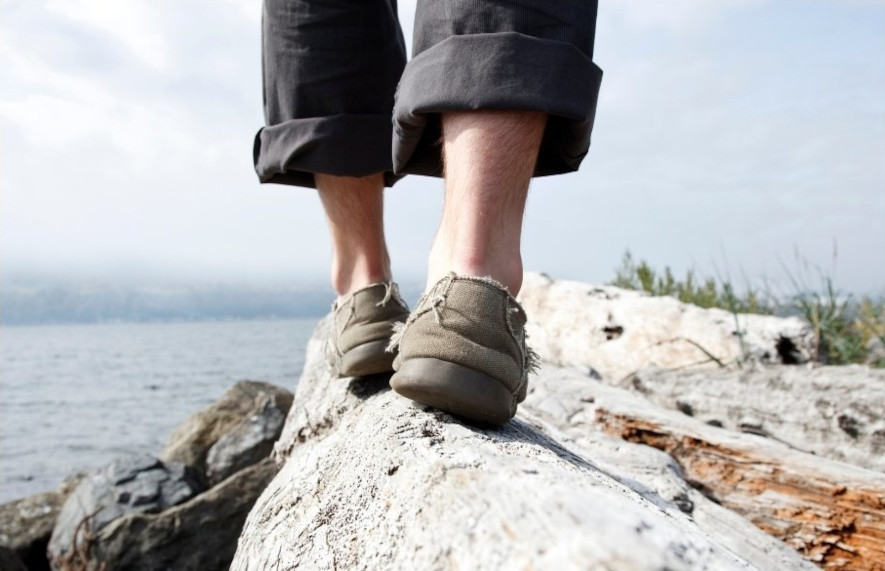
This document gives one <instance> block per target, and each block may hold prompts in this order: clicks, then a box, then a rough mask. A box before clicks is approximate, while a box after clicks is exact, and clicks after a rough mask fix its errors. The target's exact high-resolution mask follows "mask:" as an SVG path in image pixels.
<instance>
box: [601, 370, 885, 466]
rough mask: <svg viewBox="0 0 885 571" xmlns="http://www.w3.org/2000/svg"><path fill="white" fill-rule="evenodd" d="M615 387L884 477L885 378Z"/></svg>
mask: <svg viewBox="0 0 885 571" xmlns="http://www.w3.org/2000/svg"><path fill="white" fill-rule="evenodd" d="M615 384H616V385H617V386H620V387H623V388H625V389H628V390H630V391H633V392H635V393H638V394H641V395H643V396H644V397H646V398H647V399H648V400H650V401H652V402H653V403H655V404H657V405H660V406H662V407H665V408H668V409H671V410H679V411H681V412H682V413H683V414H686V415H688V416H692V417H694V418H696V419H698V420H701V421H704V422H706V423H712V424H715V425H719V426H723V427H725V428H728V429H730V430H735V431H740V432H746V433H749V434H758V435H761V436H765V437H767V438H771V439H774V440H779V441H781V442H783V443H785V444H787V445H789V446H791V447H793V448H795V449H797V450H804V451H806V452H811V453H813V454H816V455H819V456H825V457H827V458H832V459H834V460H842V461H843V462H848V463H851V464H855V465H857V466H862V467H864V468H869V469H872V470H878V471H880V472H885V370H883V369H870V368H869V367H865V366H859V365H851V366H843V367H829V366H828V367H808V366H801V367H750V368H746V369H743V370H737V371H727V370H722V369H719V370H710V371H703V372H698V371H668V370H665V369H656V368H653V369H644V370H642V371H639V372H638V373H636V374H634V375H631V376H629V377H627V378H626V379H623V380H622V381H621V382H619V383H615Z"/></svg>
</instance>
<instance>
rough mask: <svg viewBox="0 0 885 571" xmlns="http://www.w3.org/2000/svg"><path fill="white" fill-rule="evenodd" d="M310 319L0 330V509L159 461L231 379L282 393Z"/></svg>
mask: <svg viewBox="0 0 885 571" xmlns="http://www.w3.org/2000/svg"><path fill="white" fill-rule="evenodd" d="M316 322H317V319H292V320H281V321H226V322H204V323H149V324H96V325H61V326H49V325H42V326H21V327H2V328H0V502H6V501H9V500H11V499H15V498H18V497H22V496H25V495H29V494H33V493H36V492H40V491H45V490H49V489H52V488H54V487H55V486H57V485H58V484H59V483H60V482H61V481H62V480H63V479H64V477H65V476H67V475H68V474H70V473H72V472H74V471H76V470H81V469H88V468H91V467H97V466H100V465H102V464H105V463H106V462H108V461H109V460H111V459H112V458H114V457H116V456H120V455H130V454H135V453H142V452H147V453H150V454H155V455H156V454H159V452H160V451H161V450H162V449H163V446H164V445H165V443H166V441H167V439H168V438H169V435H170V434H171V432H172V430H173V429H174V428H175V427H176V426H177V425H178V424H180V423H181V422H183V421H184V420H185V419H186V418H187V417H188V416H190V415H191V414H192V413H194V412H196V411H197V410H199V409H201V408H203V407H205V406H206V405H208V404H209V403H211V402H212V401H213V400H215V399H216V398H218V397H219V396H220V395H221V394H222V393H223V392H224V391H225V390H227V389H228V388H229V387H230V386H232V385H233V384H234V383H235V382H236V381H238V380H242V379H251V380H261V381H267V382H270V383H273V384H276V385H280V386H283V387H285V388H287V389H289V390H294V387H295V384H296V383H297V380H298V376H299V375H300V374H301V369H302V367H303V363H304V348H305V345H306V343H307V340H308V338H309V337H310V334H311V332H312V330H313V327H314V326H315V325H316Z"/></svg>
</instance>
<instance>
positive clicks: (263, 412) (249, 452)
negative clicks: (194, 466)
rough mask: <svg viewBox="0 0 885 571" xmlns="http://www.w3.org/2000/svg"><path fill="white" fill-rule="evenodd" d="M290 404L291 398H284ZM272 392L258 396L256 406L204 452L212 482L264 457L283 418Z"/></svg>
mask: <svg viewBox="0 0 885 571" xmlns="http://www.w3.org/2000/svg"><path fill="white" fill-rule="evenodd" d="M288 402H289V403H290V404H291V398H290V399H289V401H288ZM288 411H289V409H288V408H286V409H285V410H283V409H281V408H280V407H279V406H278V404H277V402H276V400H275V399H274V396H273V395H271V394H269V393H267V394H264V395H261V396H260V397H259V398H258V405H257V407H256V410H255V411H254V412H253V413H252V414H250V415H249V416H248V417H246V418H244V419H243V420H242V421H240V423H239V424H237V425H236V426H234V427H233V428H232V429H231V430H230V432H228V433H227V434H225V435H224V436H222V437H221V438H219V439H218V441H216V442H215V444H213V445H212V447H211V448H210V449H209V453H208V454H207V456H206V477H207V478H208V480H209V483H210V484H212V485H214V484H217V483H218V482H221V481H222V480H224V479H225V478H227V477H228V476H230V475H232V474H234V473H235V472H237V471H239V470H242V469H243V468H246V467H248V466H251V465H252V464H255V463H256V462H259V461H261V460H263V459H264V458H267V457H268V456H269V455H270V453H271V451H272V450H273V445H274V442H276V440H277V439H278V438H279V437H280V432H282V430H283V424H284V423H285V421H286V413H287V412H288Z"/></svg>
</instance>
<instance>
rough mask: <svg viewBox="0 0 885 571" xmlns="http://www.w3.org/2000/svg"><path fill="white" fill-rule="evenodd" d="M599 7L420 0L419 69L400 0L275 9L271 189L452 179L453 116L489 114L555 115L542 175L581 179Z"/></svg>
mask: <svg viewBox="0 0 885 571" xmlns="http://www.w3.org/2000/svg"><path fill="white" fill-rule="evenodd" d="M596 6H597V2H596V0H418V7H417V13H416V17H415V31H414V43H413V50H412V51H413V56H414V57H413V58H412V60H411V61H409V62H408V64H407V63H406V50H405V43H404V41H403V36H402V31H401V30H400V27H399V20H398V19H397V11H396V0H264V12H263V29H262V32H263V74H264V111H265V119H266V126H265V127H264V128H263V129H261V130H260V131H259V132H258V134H257V135H256V137H255V147H254V160H255V170H256V172H257V173H258V177H259V179H260V180H261V182H274V183H283V184H294V185H300V186H308V187H313V186H315V185H314V180H313V173H316V172H321V173H328V174H334V175H341V176H363V175H367V174H370V173H375V172H382V171H383V172H384V173H385V182H386V184H388V185H391V184H393V183H394V181H396V180H397V178H399V177H400V176H402V175H404V174H423V175H432V176H441V175H442V161H441V156H440V146H439V139H440V121H439V114H440V113H442V112H445V111H464V110H475V109H517V110H526V111H543V112H546V113H548V114H549V119H548V123H547V129H546V131H545V133H544V138H543V141H542V143H541V150H540V153H539V155H538V162H537V166H536V169H535V176H542V175H550V174H559V173H564V172H570V171H575V170H577V169H578V166H579V165H580V163H581V160H582V159H583V158H584V155H586V154H587V149H588V148H589V146H590V131H591V129H592V127H593V118H594V115H595V112H596V99H597V96H598V94H599V83H600V80H601V79H602V70H600V69H599V68H598V67H597V66H596V65H595V64H594V63H593V61H592V58H593V41H594V36H595V33H596ZM391 142H392V149H391Z"/></svg>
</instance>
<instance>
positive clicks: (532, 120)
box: [427, 111, 547, 296]
mask: <svg viewBox="0 0 885 571" xmlns="http://www.w3.org/2000/svg"><path fill="white" fill-rule="evenodd" d="M546 122H547V116H546V115H545V114H544V113H539V112H524V111H472V112H456V113H445V114H443V115H442V132H443V157H444V159H443V160H444V165H445V167H444V168H445V188H446V191H445V202H444V206H443V215H442V220H441V222H440V226H439V230H438V231H437V233H436V238H435V239H434V244H433V248H432V250H431V254H430V262H429V267H428V284H427V289H430V287H431V286H432V285H433V284H434V283H436V282H437V281H439V279H440V278H442V277H444V276H445V275H446V274H447V273H448V272H449V271H454V272H456V273H458V274H463V275H472V276H490V277H492V278H494V279H496V280H497V281H499V282H501V283H502V284H504V285H505V286H507V288H508V289H509V290H510V292H511V293H512V294H513V295H514V296H515V295H516V294H517V293H519V289H520V287H521V286H522V255H521V253H520V237H521V235H522V219H523V213H524V211H525V202H526V197H527V194H528V186H529V180H530V179H531V176H532V173H533V172H534V170H535V162H536V160H537V157H538V149H539V148H540V145H541V138H542V136H543V134H544V127H545V125H546Z"/></svg>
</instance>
